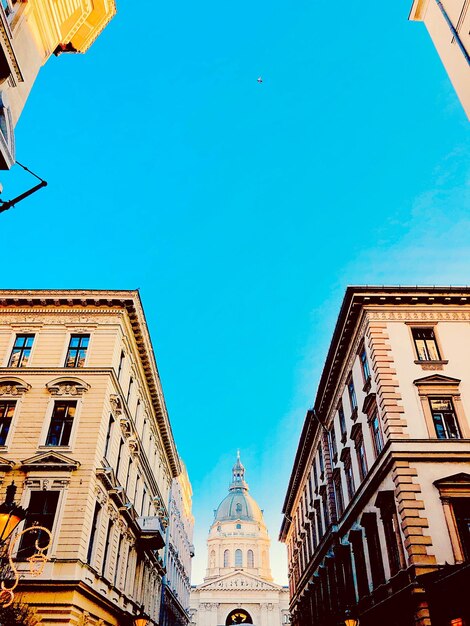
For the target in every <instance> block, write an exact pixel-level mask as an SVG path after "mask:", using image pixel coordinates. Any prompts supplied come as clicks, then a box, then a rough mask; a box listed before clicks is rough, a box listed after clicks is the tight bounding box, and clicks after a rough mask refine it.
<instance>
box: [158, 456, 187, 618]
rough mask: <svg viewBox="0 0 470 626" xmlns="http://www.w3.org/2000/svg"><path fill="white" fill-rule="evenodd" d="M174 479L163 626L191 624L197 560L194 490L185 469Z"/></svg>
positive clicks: (165, 559) (165, 558)
mask: <svg viewBox="0 0 470 626" xmlns="http://www.w3.org/2000/svg"><path fill="white" fill-rule="evenodd" d="M181 465H182V471H181V474H180V475H179V476H178V477H177V478H174V479H173V482H172V486H171V495H170V504H169V509H170V523H169V525H168V528H167V542H166V546H165V556H164V564H165V570H166V573H165V576H164V577H163V595H162V598H163V599H162V610H161V617H160V625H161V626H186V625H187V624H188V623H189V596H190V593H191V562H192V558H193V556H194V545H193V532H194V516H193V514H192V493H193V492H192V489H191V483H190V482H189V478H188V473H187V471H186V467H185V466H184V464H183V463H182V462H181Z"/></svg>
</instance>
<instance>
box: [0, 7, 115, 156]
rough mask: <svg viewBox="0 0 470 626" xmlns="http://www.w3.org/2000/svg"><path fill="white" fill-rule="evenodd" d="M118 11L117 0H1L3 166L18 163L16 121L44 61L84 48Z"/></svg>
mask: <svg viewBox="0 0 470 626" xmlns="http://www.w3.org/2000/svg"><path fill="white" fill-rule="evenodd" d="M115 12H116V6H115V2H114V0H94V1H93V2H88V1H87V0H55V1H53V0H34V2H32V1H31V0H30V1H29V2H28V1H27V0H1V2H0V169H9V168H10V167H11V166H12V165H13V164H14V163H15V136H14V127H15V126H16V122H17V121H18V118H19V116H20V114H21V111H22V110H23V107H24V105H25V102H26V100H27V98H28V95H29V92H30V91H31V88H32V86H33V83H34V81H35V80H36V77H37V75H38V73H39V70H40V69H41V67H42V66H43V65H44V64H45V63H46V61H47V60H48V59H49V57H50V56H51V55H52V54H56V55H57V54H61V53H63V52H85V51H86V50H87V49H88V48H89V47H90V46H91V44H92V43H93V42H94V41H95V39H96V38H97V37H98V36H99V34H100V33H101V32H102V30H103V29H104V28H105V26H106V25H107V23H108V22H109V21H110V19H111V18H112V17H113V15H114V14H115Z"/></svg>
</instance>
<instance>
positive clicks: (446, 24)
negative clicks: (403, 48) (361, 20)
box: [410, 0, 470, 117]
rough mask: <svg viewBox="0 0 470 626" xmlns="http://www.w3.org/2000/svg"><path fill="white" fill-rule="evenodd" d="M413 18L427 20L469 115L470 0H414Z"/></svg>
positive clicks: (438, 49)
mask: <svg viewBox="0 0 470 626" xmlns="http://www.w3.org/2000/svg"><path fill="white" fill-rule="evenodd" d="M410 20H412V21H417V22H424V24H425V26H426V28H427V30H428V32H429V34H430V36H431V39H432V41H433V43H434V45H435V46H436V50H437V52H438V54H439V56H440V58H441V61H442V63H443V64H444V67H445V68H446V71H447V73H448V74H449V78H450V80H451V82H452V84H453V86H454V89H455V91H456V92H457V95H458V97H459V98H460V101H461V103H462V106H463V108H464V109H465V112H466V113H467V116H468V117H470V9H469V4H468V0H414V1H413V5H412V7H411V13H410Z"/></svg>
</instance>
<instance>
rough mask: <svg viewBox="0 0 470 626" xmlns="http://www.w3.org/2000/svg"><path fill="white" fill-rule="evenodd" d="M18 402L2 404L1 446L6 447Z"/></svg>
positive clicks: (0, 410)
mask: <svg viewBox="0 0 470 626" xmlns="http://www.w3.org/2000/svg"><path fill="white" fill-rule="evenodd" d="M15 406H16V402H0V446H4V445H6V441H7V437H8V433H9V432H10V426H11V420H12V419H13V413H14V412H15Z"/></svg>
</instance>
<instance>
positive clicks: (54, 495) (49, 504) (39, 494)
mask: <svg viewBox="0 0 470 626" xmlns="http://www.w3.org/2000/svg"><path fill="white" fill-rule="evenodd" d="M59 494H60V492H59V491H32V492H31V499H30V501H29V505H28V515H27V517H26V521H25V525H24V527H25V529H26V528H31V527H32V526H44V527H45V528H47V529H49V530H50V531H52V528H53V526H54V519H55V514H56V510H57V503H58V502H59ZM36 542H37V544H38V545H39V547H44V546H46V545H47V544H48V543H49V537H48V535H46V533H41V531H40V530H38V531H37V533H34V532H29V533H25V534H24V535H23V536H22V537H21V540H20V546H19V549H18V560H19V561H25V560H26V559H27V558H29V557H30V556H32V555H33V554H34V553H35V552H36V550H37V549H36Z"/></svg>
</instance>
